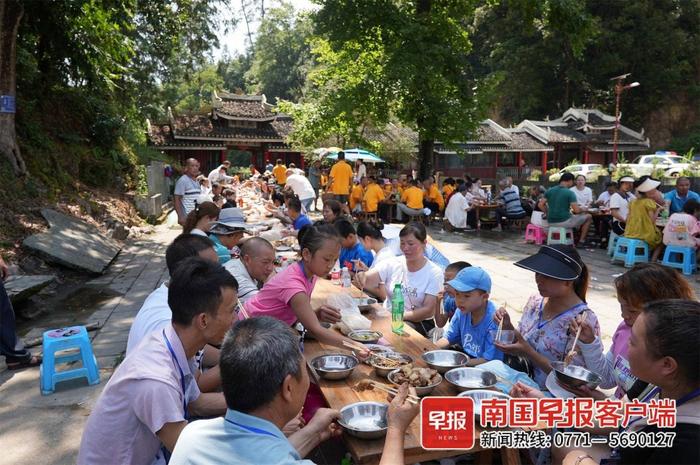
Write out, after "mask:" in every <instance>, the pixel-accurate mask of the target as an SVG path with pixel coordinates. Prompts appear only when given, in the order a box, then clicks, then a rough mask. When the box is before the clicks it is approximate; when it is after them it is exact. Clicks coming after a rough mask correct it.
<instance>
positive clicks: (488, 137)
mask: <svg viewBox="0 0 700 465" xmlns="http://www.w3.org/2000/svg"><path fill="white" fill-rule="evenodd" d="M475 140H476V141H478V142H486V143H489V142H508V141H510V134H509V133H508V131H507V130H506V129H505V128H503V127H502V126H501V125H499V124H498V123H496V122H495V121H493V120H490V119H487V120H484V121H482V122H481V124H479V127H478V128H477V129H476V139H475Z"/></svg>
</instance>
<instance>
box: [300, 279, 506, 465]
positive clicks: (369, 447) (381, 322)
mask: <svg viewBox="0 0 700 465" xmlns="http://www.w3.org/2000/svg"><path fill="white" fill-rule="evenodd" d="M339 292H343V289H342V288H340V287H339V286H338V285H335V284H333V283H332V282H331V281H328V280H325V279H319V280H318V281H317V283H316V287H315V289H314V292H313V294H312V297H311V304H312V306H313V307H314V308H315V307H317V306H319V305H321V304H323V303H325V302H326V299H327V297H328V296H330V295H332V294H337V293H339ZM352 293H353V295H354V296H359V295H361V294H360V291H358V290H357V289H355V288H352ZM381 313H382V312H381V308H380V307H376V308H374V309H373V310H372V311H371V312H370V313H369V314H366V315H365V316H367V317H368V318H369V319H371V320H372V329H375V330H378V331H381V332H382V334H384V339H386V340H387V341H388V342H389V343H390V344H391V346H392V347H393V348H394V349H395V350H396V351H397V352H403V353H406V354H409V355H411V356H412V357H413V358H414V359H415V365H418V366H427V365H426V364H425V363H424V362H423V360H422V359H421V354H422V353H423V352H427V351H429V350H434V349H435V348H436V347H435V345H434V344H433V343H432V342H431V341H429V340H428V339H426V338H424V337H423V336H421V335H420V334H418V333H417V332H416V331H415V330H413V329H412V328H410V327H408V325H405V326H404V328H405V329H404V331H405V334H404V335H403V336H399V335H396V334H394V333H392V332H391V317H390V316H389V315H382V314H381ZM329 353H349V351H347V350H343V349H340V348H336V347H333V346H325V345H323V344H321V343H319V342H318V341H315V340H310V341H306V342H305V343H304V357H305V358H306V360H307V362H310V361H311V360H312V359H313V358H314V357H317V356H319V355H323V354H329ZM310 372H311V374H312V378H313V377H314V373H313V370H310ZM365 378H371V379H374V380H376V381H379V382H382V383H385V384H390V383H389V381H388V380H387V379H386V378H381V377H378V376H377V375H376V374H374V369H373V368H372V367H370V366H369V365H366V364H364V363H361V364H360V365H359V366H358V367H357V368H355V370H354V371H353V372H352V374H351V375H350V376H349V377H348V378H346V379H344V380H340V381H327V380H324V379H315V380H316V382H317V383H318V385H319V387H320V388H321V392H322V393H323V396H324V398H325V399H326V402H328V404H329V406H330V407H331V408H334V409H337V410H340V409H341V408H343V407H345V406H346V405H348V404H352V403H354V402H359V401H377V402H387V397H386V394H385V393H383V392H381V391H374V390H369V391H363V392H356V391H355V390H354V389H353V387H354V386H355V385H356V384H357V383H358V382H359V381H360V380H362V379H365ZM458 393H459V392H458V391H457V389H456V388H454V387H453V386H452V385H450V384H449V383H448V382H447V381H445V380H443V382H442V383H441V384H440V385H439V386H437V387H436V388H435V390H434V391H433V393H432V395H436V396H455V395H457V394H458ZM477 434H478V428H477ZM343 438H344V440H345V444H346V445H347V448H348V450H349V452H350V454H351V455H352V457H353V460H354V461H355V463H357V464H375V463H378V462H379V459H380V458H381V454H382V448H383V447H384V439H374V440H367V439H358V438H355V437H353V436H349V435H348V434H344V435H343ZM465 453H478V454H479V457H478V463H480V464H481V463H483V464H488V463H490V458H491V453H492V451H491V450H484V449H481V448H480V447H479V440H478V436H477V440H476V444H475V447H474V449H472V450H470V451H465V450H430V451H429V450H425V449H423V448H422V447H421V446H420V418H419V417H416V419H415V420H414V421H413V423H411V426H410V428H409V429H408V431H407V432H406V438H405V444H404V457H405V460H406V463H408V464H410V463H416V462H422V461H426V460H437V459H440V458H445V457H453V456H456V455H463V454H465ZM501 460H502V463H503V465H519V464H520V457H519V454H518V450H515V449H502V450H501Z"/></svg>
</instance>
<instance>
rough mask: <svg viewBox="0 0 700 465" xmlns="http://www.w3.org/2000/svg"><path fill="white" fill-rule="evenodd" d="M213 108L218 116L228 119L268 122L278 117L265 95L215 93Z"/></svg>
mask: <svg viewBox="0 0 700 465" xmlns="http://www.w3.org/2000/svg"><path fill="white" fill-rule="evenodd" d="M212 106H213V107H214V113H215V114H216V115H217V116H220V117H222V118H226V119H244V120H251V121H267V120H272V119H274V118H275V117H276V116H277V114H276V113H275V112H274V107H273V106H272V105H270V104H269V103H267V99H266V98H265V95H236V94H231V93H228V92H223V91H222V92H219V93H217V92H216V91H215V92H214V94H213V95H212Z"/></svg>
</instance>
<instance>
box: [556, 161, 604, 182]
mask: <svg viewBox="0 0 700 465" xmlns="http://www.w3.org/2000/svg"><path fill="white" fill-rule="evenodd" d="M602 169H605V168H604V167H603V165H599V164H596V163H587V164H583V165H569V166H567V167H566V168H564V169H562V170H561V171H559V172H558V173H554V174H553V175H551V176H550V177H549V180H550V181H551V182H559V178H561V175H562V174H564V173H571V174H573V175H574V176H578V175H579V174H582V175H584V176H585V177H586V178H587V179H588V178H590V177H591V173H592V172H594V171H598V170H602Z"/></svg>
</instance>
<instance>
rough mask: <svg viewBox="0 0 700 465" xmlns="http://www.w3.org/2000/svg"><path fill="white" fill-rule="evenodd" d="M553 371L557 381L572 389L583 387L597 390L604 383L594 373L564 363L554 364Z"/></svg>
mask: <svg viewBox="0 0 700 465" xmlns="http://www.w3.org/2000/svg"><path fill="white" fill-rule="evenodd" d="M552 369H553V370H554V374H555V376H556V377H557V381H559V383H560V384H561V385H563V386H564V387H569V388H572V389H579V388H581V387H582V386H586V387H588V388H589V389H595V388H597V387H598V385H599V384H600V383H601V382H602V381H603V380H602V379H601V377H600V376H599V375H598V374H596V373H593V372H592V371H589V370H586V369H585V368H583V367H580V366H576V365H566V364H565V363H564V362H552Z"/></svg>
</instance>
